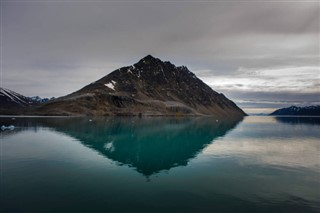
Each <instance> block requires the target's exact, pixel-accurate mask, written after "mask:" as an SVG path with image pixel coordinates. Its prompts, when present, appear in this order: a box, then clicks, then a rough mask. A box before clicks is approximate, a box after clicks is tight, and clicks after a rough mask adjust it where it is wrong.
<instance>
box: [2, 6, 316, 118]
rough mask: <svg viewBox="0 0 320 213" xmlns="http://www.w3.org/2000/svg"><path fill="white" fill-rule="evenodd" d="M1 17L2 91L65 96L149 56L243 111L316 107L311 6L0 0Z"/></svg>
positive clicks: (312, 7)
mask: <svg viewBox="0 0 320 213" xmlns="http://www.w3.org/2000/svg"><path fill="white" fill-rule="evenodd" d="M1 12H2V13H1V23H2V32H1V33H2V46H1V47H2V62H3V64H2V75H3V78H2V86H3V87H7V88H9V89H12V90H15V91H18V92H20V93H22V94H25V95H40V96H48V97H50V96H61V95H65V94H68V93H70V92H72V91H75V90H77V89H79V88H81V87H82V86H84V85H86V84H88V83H90V82H92V81H95V80H97V79H98V78H100V77H102V76H104V75H106V74H108V73H110V72H111V71H113V70H115V69H117V68H119V67H122V66H126V65H130V64H133V63H135V62H136V61H138V60H139V59H140V58H142V57H144V56H145V55H147V54H152V55H154V56H155V57H158V58H161V59H163V60H170V61H171V62H173V63H175V64H177V65H186V66H188V67H189V69H191V70H192V71H193V72H194V73H196V74H197V75H198V76H199V77H200V78H201V79H202V80H203V81H204V82H206V83H208V84H209V85H210V86H211V87H212V88H213V89H214V90H217V91H218V92H223V93H224V94H226V96H227V97H229V98H231V99H233V100H235V101H236V102H237V103H238V104H239V105H240V106H241V107H244V108H245V110H247V111H255V112H256V111H259V110H255V109H254V108H259V109H260V111H268V110H269V111H270V108H277V107H282V106H288V105H291V104H316V103H319V102H320V100H319V89H320V85H319V84H320V83H319V79H320V70H319V55H320V54H319V19H320V5H319V2H317V1H308V2H302V1H301V2H296V1H287V2H283V1H281V2H276V1H269V2H268V1H238V2H237V1H224V2H223V1H215V2H214V1H212V2H210V1H187V2H185V1H165V2H163V1H118V2H116V1H106V2H103V1H91V2H89V1H88V2H84V1H68V2H62V1H3V2H1ZM251 108H252V109H251ZM265 108H269V109H265Z"/></svg>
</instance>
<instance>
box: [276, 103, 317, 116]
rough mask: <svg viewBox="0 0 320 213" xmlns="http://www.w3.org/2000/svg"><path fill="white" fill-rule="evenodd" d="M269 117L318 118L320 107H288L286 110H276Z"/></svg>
mask: <svg viewBox="0 0 320 213" xmlns="http://www.w3.org/2000/svg"><path fill="white" fill-rule="evenodd" d="M270 115H311V116H320V105H312V106H304V107H299V106H290V107H287V108H281V109H277V110H276V111H274V112H272V113H271V114H270Z"/></svg>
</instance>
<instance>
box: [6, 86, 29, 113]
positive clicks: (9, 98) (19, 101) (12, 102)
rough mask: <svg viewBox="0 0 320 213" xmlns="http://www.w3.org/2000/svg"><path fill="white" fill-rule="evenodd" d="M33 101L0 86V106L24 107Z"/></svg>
mask: <svg viewBox="0 0 320 213" xmlns="http://www.w3.org/2000/svg"><path fill="white" fill-rule="evenodd" d="M33 103H34V102H33V101H32V100H31V99H30V98H28V97H26V96H23V95H21V94H19V93H16V92H14V91H12V90H9V89H5V88H0V108H9V107H25V106H29V105H31V104H33Z"/></svg>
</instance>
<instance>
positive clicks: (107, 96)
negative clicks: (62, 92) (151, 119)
mask: <svg viewBox="0 0 320 213" xmlns="http://www.w3.org/2000/svg"><path fill="white" fill-rule="evenodd" d="M34 113H36V114H43V115H161V116H162V115H163V116H166V115H169V116H171V115H216V116H244V115H246V114H245V113H244V112H243V111H242V110H241V109H240V108H239V107H238V106H236V104H235V103H233V102H232V101H230V100H229V99H227V98H226V97H225V96H224V95H223V94H221V93H217V92H215V91H213V90H212V89H211V88H210V87H209V86H208V85H206V84H205V83H203V82H202V81H201V80H200V79H199V78H197V77H196V76H195V75H194V74H193V73H192V72H190V71H189V70H188V68H187V67H185V66H178V67H177V66H175V65H174V64H172V63H170V62H168V61H166V62H163V61H161V60H160V59H158V58H154V57H153V56H151V55H148V56H146V57H144V58H142V59H141V60H140V61H139V62H137V63H135V64H134V65H132V66H126V67H122V68H120V69H117V70H115V71H113V72H111V73H110V74H108V75H106V76H105V77H103V78H101V79H99V80H97V81H95V82H93V83H91V84H89V85H87V86H85V87H83V88H82V89H80V90H78V91H76V92H74V93H72V94H69V95H67V96H64V97H60V98H57V99H55V100H53V101H49V102H48V103H45V104H43V105H41V107H38V108H37V109H36V111H35V112H34Z"/></svg>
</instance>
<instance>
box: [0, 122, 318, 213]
mask: <svg viewBox="0 0 320 213" xmlns="http://www.w3.org/2000/svg"><path fill="white" fill-rule="evenodd" d="M90 119H91V120H92V121H90ZM2 124H5V125H9V124H13V125H15V126H16V128H15V130H13V131H9V130H8V131H1V130H0V131H1V188H0V192H1V205H0V208H1V210H2V212H41V213H42V212H148V213H149V212H210V213H211V212H268V213H269V212H290V213H291V212H319V211H320V156H319V153H320V152H319V151H320V140H319V139H320V118H307V117H304V118H297V117H295V118H290V117H282V118H275V117H246V118H244V120H242V121H231V120H215V119H210V118H180V119H174V118H141V119H139V118H111V117H109V118H16V119H15V120H12V119H11V118H0V125H2Z"/></svg>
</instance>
